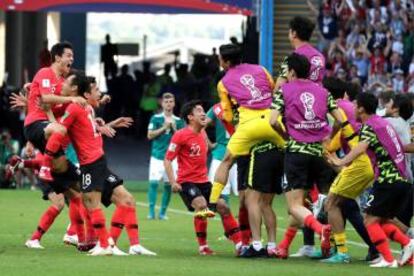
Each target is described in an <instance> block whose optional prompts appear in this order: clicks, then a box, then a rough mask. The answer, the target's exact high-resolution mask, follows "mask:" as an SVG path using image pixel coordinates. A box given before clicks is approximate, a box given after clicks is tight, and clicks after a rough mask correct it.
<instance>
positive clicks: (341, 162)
mask: <svg viewBox="0 0 414 276" xmlns="http://www.w3.org/2000/svg"><path fill="white" fill-rule="evenodd" d="M368 146H369V144H368V143H366V142H359V143H358V145H357V146H356V147H354V148H353V149H352V150H351V151H350V152H349V153H348V154H347V155H345V157H344V158H342V159H339V158H335V157H333V155H330V156H328V162H329V163H331V164H332V165H334V166H337V167H342V166H346V165H348V164H349V163H351V162H352V161H354V160H355V159H356V158H357V157H358V156H360V155H361V154H363V153H365V152H366V151H367V149H368Z"/></svg>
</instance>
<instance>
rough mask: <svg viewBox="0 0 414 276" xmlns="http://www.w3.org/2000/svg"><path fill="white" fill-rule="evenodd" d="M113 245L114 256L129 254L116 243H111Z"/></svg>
mask: <svg viewBox="0 0 414 276" xmlns="http://www.w3.org/2000/svg"><path fill="white" fill-rule="evenodd" d="M111 247H112V254H113V255H114V256H128V255H129V254H128V253H125V252H124V251H122V250H121V249H119V248H118V246H116V245H111Z"/></svg>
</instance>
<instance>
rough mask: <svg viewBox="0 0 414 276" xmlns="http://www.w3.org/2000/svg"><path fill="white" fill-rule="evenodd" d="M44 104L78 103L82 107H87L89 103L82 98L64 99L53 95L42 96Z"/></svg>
mask: <svg viewBox="0 0 414 276" xmlns="http://www.w3.org/2000/svg"><path fill="white" fill-rule="evenodd" d="M41 99H42V103H44V104H67V103H76V104H80V105H81V106H87V105H88V102H87V101H86V99H85V98H82V97H64V96H58V95H53V94H42V98H41Z"/></svg>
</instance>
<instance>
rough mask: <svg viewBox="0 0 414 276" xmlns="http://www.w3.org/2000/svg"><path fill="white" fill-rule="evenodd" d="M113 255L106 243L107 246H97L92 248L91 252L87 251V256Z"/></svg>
mask: <svg viewBox="0 0 414 276" xmlns="http://www.w3.org/2000/svg"><path fill="white" fill-rule="evenodd" d="M111 255H113V252H112V247H111V246H110V245H108V246H107V247H105V248H103V247H100V246H99V247H97V248H94V250H93V252H92V253H89V254H88V256H111Z"/></svg>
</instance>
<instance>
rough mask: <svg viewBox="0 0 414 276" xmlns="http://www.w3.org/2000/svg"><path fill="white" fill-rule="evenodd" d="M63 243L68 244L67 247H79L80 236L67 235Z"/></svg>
mask: <svg viewBox="0 0 414 276" xmlns="http://www.w3.org/2000/svg"><path fill="white" fill-rule="evenodd" d="M63 243H64V244H67V245H73V246H77V245H78V236H77V235H68V234H65V235H64V236H63Z"/></svg>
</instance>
